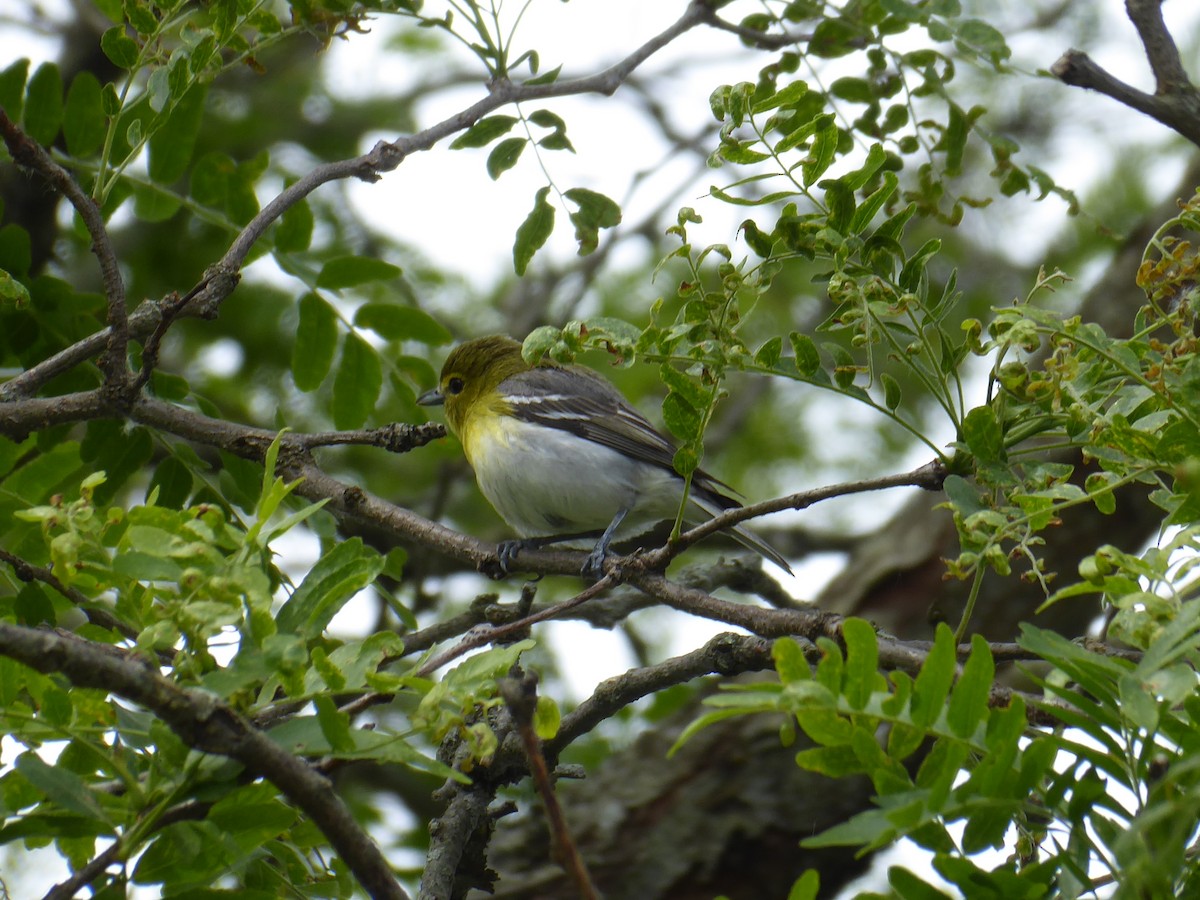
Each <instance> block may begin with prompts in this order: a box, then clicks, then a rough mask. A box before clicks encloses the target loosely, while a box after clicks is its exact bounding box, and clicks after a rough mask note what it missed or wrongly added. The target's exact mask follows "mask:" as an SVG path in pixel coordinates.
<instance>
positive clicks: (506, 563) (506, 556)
mask: <svg viewBox="0 0 1200 900" xmlns="http://www.w3.org/2000/svg"><path fill="white" fill-rule="evenodd" d="M524 549H525V542H524V541H501V542H500V543H499V544H498V545H497V547H496V556H497V557H498V558H499V560H500V571H501V572H503V573H504V574H505V575H508V574H510V573H511V571H512V565H513V563H515V562H516V561H517V556H518V554H520V552H521V551H522V550H524Z"/></svg>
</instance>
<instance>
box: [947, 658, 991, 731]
mask: <svg viewBox="0 0 1200 900" xmlns="http://www.w3.org/2000/svg"><path fill="white" fill-rule="evenodd" d="M995 677H996V664H995V662H994V661H993V660H992V651H991V649H990V648H989V647H988V643H987V640H986V639H984V637H983V636H982V635H979V634H976V635H973V636H972V637H971V655H970V656H969V657H968V658H967V663H966V665H965V666H963V671H962V675H961V676H959V679H958V683H957V684H956V685H954V692H953V693H952V694H951V695H950V706H949V708H948V709H947V711H946V721H947V723H948V724H949V726H950V730H951V731H953V732H954V733H955V734H957V735H958V736H959V737H961V738H970V737H971V736H972V735H973V734H974V733H975V729H976V727H977V726H978V725H979V723H980V722H982V721H983V719H984V718H985V717H986V716H987V714H988V697H989V696H990V695H991V691H992V681H993V679H994V678H995Z"/></svg>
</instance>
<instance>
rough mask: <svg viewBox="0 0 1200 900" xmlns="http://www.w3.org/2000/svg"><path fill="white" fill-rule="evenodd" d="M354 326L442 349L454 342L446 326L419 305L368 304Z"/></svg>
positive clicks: (392, 339)
mask: <svg viewBox="0 0 1200 900" xmlns="http://www.w3.org/2000/svg"><path fill="white" fill-rule="evenodd" d="M354 324H355V325H358V326H359V327H361V328H370V329H371V330H372V331H374V332H375V333H376V334H378V335H379V336H380V337H382V338H386V339H387V340H389V341H420V342H421V343H422V344H429V345H431V346H434V347H439V346H441V345H443V344H448V343H450V341H451V340H452V339H453V336H452V335H451V334H450V332H449V330H447V328H446V326H445V325H443V324H442V323H441V322H439V321H438V320H437V319H435V318H434V317H433V316H431V315H429V313H427V312H425V311H424V310H423V309H418V308H417V307H415V306H400V305H398V304H395V303H367V304H366V305H364V306H360V307H359V308H358V310H357V311H356V312H355V313H354Z"/></svg>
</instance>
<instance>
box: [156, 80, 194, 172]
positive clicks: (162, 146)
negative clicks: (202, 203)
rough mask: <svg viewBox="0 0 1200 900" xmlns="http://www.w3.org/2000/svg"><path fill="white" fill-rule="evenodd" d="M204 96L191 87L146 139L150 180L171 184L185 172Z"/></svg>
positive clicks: (190, 157)
mask: <svg viewBox="0 0 1200 900" xmlns="http://www.w3.org/2000/svg"><path fill="white" fill-rule="evenodd" d="M159 71H163V70H162V69H160V70H159ZM207 97H208V91H207V90H206V89H205V88H204V87H203V86H201V85H194V86H193V87H192V88H191V89H190V90H188V91H187V93H185V94H184V95H183V96H182V97H180V98H179V101H178V102H177V103H176V104H175V108H174V109H172V110H171V113H170V115H168V116H167V118H166V121H165V122H163V124H162V126H161V127H160V128H159V129H158V130H157V131H156V132H155V133H154V134H153V135H151V136H150V143H149V151H148V152H149V154H150V161H149V167H148V171H149V174H150V178H151V179H152V180H154V181H157V182H159V183H160V184H174V183H175V182H176V181H178V180H179V179H180V178H181V177H183V173H184V172H186V171H187V167H188V164H189V163H191V161H192V153H193V152H194V151H195V148H196V138H197V136H198V135H199V134H200V124H201V122H202V120H203V118H204V102H205V99H206V98H207Z"/></svg>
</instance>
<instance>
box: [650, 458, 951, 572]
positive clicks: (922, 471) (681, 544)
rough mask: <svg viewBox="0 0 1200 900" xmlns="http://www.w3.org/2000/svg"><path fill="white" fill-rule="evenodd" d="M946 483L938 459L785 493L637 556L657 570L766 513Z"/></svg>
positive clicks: (737, 509)
mask: <svg viewBox="0 0 1200 900" xmlns="http://www.w3.org/2000/svg"><path fill="white" fill-rule="evenodd" d="M945 480H946V468H945V466H943V465H942V464H941V463H940V462H938V461H937V460H935V461H933V462H930V463H926V464H925V465H923V466H920V467H918V468H916V469H913V470H912V471H911V472H903V473H900V474H896V475H882V476H880V477H878V478H868V479H864V480H862V481H848V482H843V483H841V484H830V485H826V486H825V487H819V488H812V489H811V490H807V491H799V492H797V493H795V494H788V495H787V496H786V497H776V498H774V499H772V500H764V501H762V502H761V503H751V504H750V505H748V506H735V507H733V508H732V509H727V510H725V511H724V512H722V513H721V514H720V515H718V516H714V517H713V518H711V519H709V520H707V521H706V522H703V523H701V524H700V525H697V526H696V527H695V528H690V529H688V530H687V531H685V532H683V534H681V535H680V536H679V537H678V539H676V540H675V541H673V542H672V543H671V544H669V545H667V546H665V547H661V548H659V549H658V550H654V551H651V552H649V553H644V554H642V555H641V557H640V562H641V564H642V565H643V566H644V567H645V568H647V569H660V568H662V567H664V566H665V565H666V564H667V563H668V562H670V561H671V559H672V558H673V557H674V556H676V555H677V554H678V553H680V552H681V551H682V550H684V549H686V548H688V547H690V546H691V545H692V544H695V543H696V542H697V541H701V540H703V539H704V538H706V537H708V536H709V535H711V534H715V533H716V532H718V531H721V530H722V529H725V528H731V527H732V526H734V525H736V524H738V523H739V522H745V521H746V520H748V519H753V518H756V517H758V516H765V515H767V514H768V513H774V512H780V511H781V510H785V509H807V508H808V507H810V506H812V505H813V504H814V503H820V502H821V501H823V500H831V499H833V498H834V497H846V496H849V495H851V494H862V493H866V492H869V491H881V490H886V489H888V488H894V487H919V488H922V489H924V490H929V491H936V490H940V489H941V487H942V482H944V481H945Z"/></svg>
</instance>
